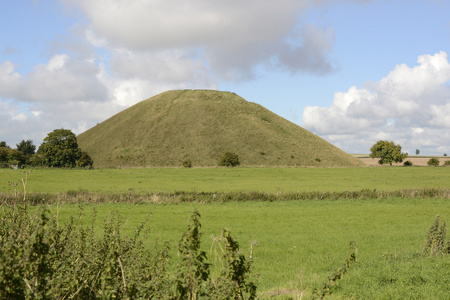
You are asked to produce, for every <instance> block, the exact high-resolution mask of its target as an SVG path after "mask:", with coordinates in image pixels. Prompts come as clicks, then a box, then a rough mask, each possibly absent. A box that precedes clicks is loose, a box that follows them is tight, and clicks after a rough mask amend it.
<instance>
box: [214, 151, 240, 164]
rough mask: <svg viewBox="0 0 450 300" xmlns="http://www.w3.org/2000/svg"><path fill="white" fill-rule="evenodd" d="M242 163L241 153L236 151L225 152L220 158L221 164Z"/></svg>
mask: <svg viewBox="0 0 450 300" xmlns="http://www.w3.org/2000/svg"><path fill="white" fill-rule="evenodd" d="M240 164H241V162H240V161H239V155H237V154H236V153H234V152H225V153H224V154H223V155H222V156H221V157H220V159H219V166H224V167H236V166H239V165H240Z"/></svg>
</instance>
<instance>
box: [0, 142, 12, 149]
mask: <svg viewBox="0 0 450 300" xmlns="http://www.w3.org/2000/svg"><path fill="white" fill-rule="evenodd" d="M3 147H4V148H10V147H9V146H8V144H7V143H6V142H5V141H1V142H0V148H3Z"/></svg>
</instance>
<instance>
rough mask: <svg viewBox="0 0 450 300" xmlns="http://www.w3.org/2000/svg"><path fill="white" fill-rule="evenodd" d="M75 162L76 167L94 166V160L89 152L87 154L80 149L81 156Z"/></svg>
mask: <svg viewBox="0 0 450 300" xmlns="http://www.w3.org/2000/svg"><path fill="white" fill-rule="evenodd" d="M76 164H77V167H82V168H86V167H89V168H92V167H93V166H94V161H93V160H92V158H91V157H90V156H89V154H87V152H86V151H81V156H80V158H79V159H78V160H77V161H76Z"/></svg>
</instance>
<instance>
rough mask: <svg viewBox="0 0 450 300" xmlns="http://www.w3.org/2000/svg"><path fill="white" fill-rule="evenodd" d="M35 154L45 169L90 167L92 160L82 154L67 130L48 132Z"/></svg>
mask: <svg viewBox="0 0 450 300" xmlns="http://www.w3.org/2000/svg"><path fill="white" fill-rule="evenodd" d="M37 154H38V155H39V156H40V160H41V163H42V164H43V165H44V166H47V167H66V168H72V167H75V166H76V165H77V161H79V160H80V164H81V165H82V166H85V165H84V164H87V165H91V166H92V159H90V157H89V156H88V155H87V153H85V154H83V153H82V151H81V149H80V148H79V147H78V143H77V137H76V136H75V134H74V133H73V132H72V131H70V130H68V129H55V130H54V131H52V132H50V133H49V134H48V135H47V137H46V138H44V142H43V143H42V144H41V146H40V147H39V149H38V151H37Z"/></svg>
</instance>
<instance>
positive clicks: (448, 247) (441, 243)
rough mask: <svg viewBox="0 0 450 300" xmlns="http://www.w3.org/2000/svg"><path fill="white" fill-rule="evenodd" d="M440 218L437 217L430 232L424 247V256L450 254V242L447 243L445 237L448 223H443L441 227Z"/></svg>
mask: <svg viewBox="0 0 450 300" xmlns="http://www.w3.org/2000/svg"><path fill="white" fill-rule="evenodd" d="M439 220H440V216H439V215H436V217H435V218H434V222H433V225H431V227H430V229H429V230H428V235H427V239H426V241H425V246H424V247H423V251H422V255H427V254H429V255H430V256H436V255H440V254H449V253H450V241H447V243H445V235H446V234H447V222H446V221H444V222H442V225H441V226H439Z"/></svg>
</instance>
